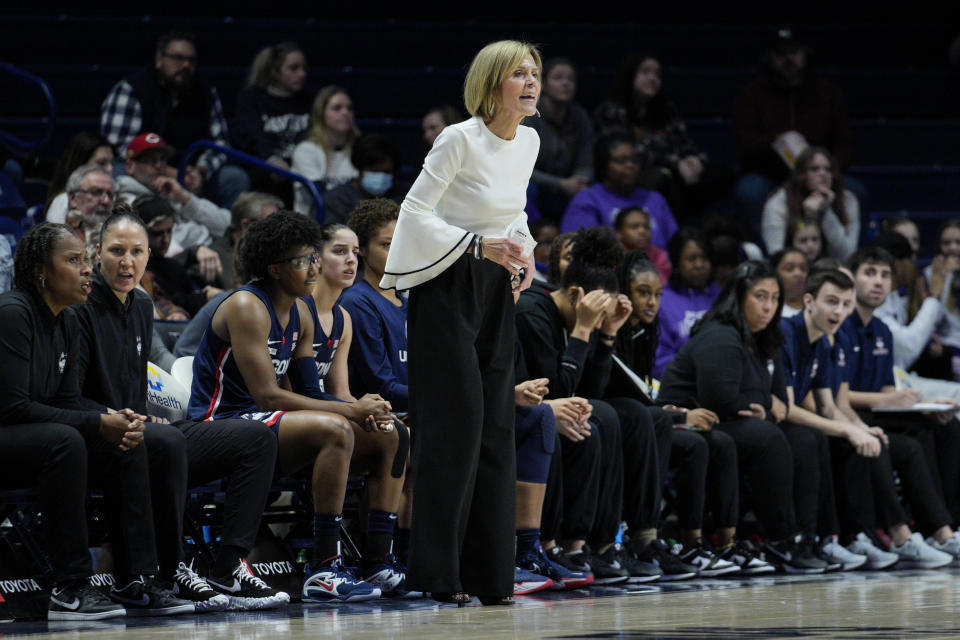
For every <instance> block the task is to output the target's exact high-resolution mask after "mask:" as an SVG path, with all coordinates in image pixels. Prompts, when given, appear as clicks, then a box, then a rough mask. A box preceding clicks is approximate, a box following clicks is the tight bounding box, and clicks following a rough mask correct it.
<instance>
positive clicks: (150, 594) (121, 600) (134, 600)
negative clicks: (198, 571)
mask: <svg viewBox="0 0 960 640" xmlns="http://www.w3.org/2000/svg"><path fill="white" fill-rule="evenodd" d="M110 599H111V600H113V601H114V602H116V603H118V604H121V605H123V607H124V609H126V610H127V615H128V616H176V615H180V614H182V613H193V612H194V605H193V602H191V601H190V600H183V599H181V598H177V597H174V596H173V594H172V593H170V592H169V591H167V590H166V589H164V588H163V587H161V586H160V585H159V584H157V582H156V580H155V579H154V578H152V577H149V576H140V577H139V578H138V579H136V580H134V581H133V582H131V583H130V584H128V585H126V586H124V587H123V588H121V589H118V588H117V587H116V585H115V586H114V587H112V588H111V589H110Z"/></svg>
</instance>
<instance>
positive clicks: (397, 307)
mask: <svg viewBox="0 0 960 640" xmlns="http://www.w3.org/2000/svg"><path fill="white" fill-rule="evenodd" d="M399 211H400V207H399V206H397V203H396V202H394V201H393V200H388V199H386V198H374V199H371V200H363V201H361V202H359V203H358V204H357V206H356V207H355V208H354V209H353V211H352V212H351V213H350V219H349V222H350V228H351V229H353V231H354V232H355V233H356V234H357V239H358V241H359V243H360V257H361V259H362V260H363V278H362V279H361V280H360V281H359V282H357V284H355V285H353V286H352V287H350V288H349V289H347V290H346V291H344V292H343V298H342V299H341V304H342V305H343V308H344V309H346V310H347V311H348V312H349V314H350V317H351V318H352V319H353V338H354V341H353V344H354V348H353V349H351V350H350V357H349V369H350V388H351V389H356V390H357V391H358V392H364V393H366V392H369V393H378V394H380V395H381V396H382V397H384V398H386V399H387V400H388V401H389V402H390V404H391V405H392V406H393V408H394V410H395V411H407V407H408V402H409V395H408V390H407V300H406V298H404V297H402V296H399V295H397V291H396V289H383V288H382V287H381V286H380V278H382V277H383V270H384V267H385V265H386V264H387V254H388V253H389V251H390V243H391V242H392V241H393V232H394V229H396V226H397V216H398V215H399Z"/></svg>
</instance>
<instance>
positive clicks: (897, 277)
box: [873, 231, 960, 400]
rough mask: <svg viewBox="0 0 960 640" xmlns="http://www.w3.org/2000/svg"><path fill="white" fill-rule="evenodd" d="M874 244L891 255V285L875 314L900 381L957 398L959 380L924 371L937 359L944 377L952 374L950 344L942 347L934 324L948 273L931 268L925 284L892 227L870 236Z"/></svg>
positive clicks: (941, 310) (932, 394)
mask: <svg viewBox="0 0 960 640" xmlns="http://www.w3.org/2000/svg"><path fill="white" fill-rule="evenodd" d="M873 246H877V247H881V248H883V249H886V250H887V251H888V252H889V253H890V255H892V256H893V258H894V263H893V265H894V266H893V282H894V285H895V286H894V287H892V288H891V290H890V294H889V295H888V296H887V299H886V300H884V302H883V304H882V305H880V306H879V307H877V309H876V311H875V312H874V315H876V317H878V318H880V319H881V320H883V323H884V324H885V325H887V328H888V329H890V332H891V333H892V334H893V345H894V351H893V355H894V360H893V364H894V366H895V367H898V368H899V371H896V373H895V375H896V377H897V378H898V379H899V380H900V381H901V382H902V383H903V385H904V386H908V387H910V388H911V389H916V390H917V391H919V392H920V393H922V394H923V395H924V396H926V397H944V398H954V399H955V400H960V385H958V384H957V383H955V382H953V381H952V380H951V381H947V380H937V379H931V378H927V377H923V376H924V375H926V374H927V373H928V372H930V371H931V369H934V368H935V367H937V365H938V364H939V365H941V366H944V365H945V368H946V372H947V375H946V376H942V377H947V378H949V377H950V375H949V374H950V369H951V366H950V365H951V364H952V363H951V362H950V360H952V357H951V354H950V350H949V349H947V350H944V349H943V345H942V343H941V342H940V341H939V339H938V338H937V337H936V329H937V326H938V325H939V324H940V323H941V322H942V321H943V318H944V307H943V303H942V302H941V301H940V297H941V295H942V293H943V288H944V285H945V284H946V274H945V273H944V272H943V271H942V269H934V270H933V271H932V275H931V279H930V283H929V288H928V286H927V285H926V284H925V283H924V281H923V278H922V276H920V275H919V272H918V271H917V265H916V262H915V261H914V259H913V253H912V251H911V249H910V243H909V241H908V240H907V239H906V238H905V237H903V236H901V235H900V234H899V233H897V232H895V231H884V232H883V233H881V234H880V235H879V236H878V237H877V238H876V239H875V240H874V241H873ZM942 259H943V258H941V260H942ZM945 351H946V353H944V352H945ZM931 352H935V353H938V354H939V357H934V355H933V353H931ZM944 355H945V356H946V357H945V358H944V357H943V356H944ZM908 371H909V372H912V373H908ZM934 371H935V369H934ZM918 374H919V375H918Z"/></svg>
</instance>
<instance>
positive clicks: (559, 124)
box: [526, 58, 593, 221]
mask: <svg viewBox="0 0 960 640" xmlns="http://www.w3.org/2000/svg"><path fill="white" fill-rule="evenodd" d="M576 90H577V71H576V69H575V68H574V66H573V62H571V61H570V60H568V59H567V58H554V59H552V60H547V61H546V62H544V64H543V93H541V94H540V105H539V106H540V117H533V118H528V119H527V121H526V123H527V124H528V125H529V126H530V127H532V128H533V129H534V130H536V132H537V133H538V134H539V135H540V153H539V155H538V156H537V166H536V168H535V169H534V170H533V182H534V184H536V186H537V201H538V202H537V203H538V205H539V209H540V212H541V213H542V214H543V215H544V216H546V217H548V218H550V219H551V220H556V221H559V220H560V216H562V215H563V212H564V210H565V209H566V208H567V204H568V203H569V202H570V198H572V197H573V196H575V195H576V194H577V193H579V192H580V190H581V189H585V188H586V187H587V185H589V184H590V180H591V179H592V178H593V159H592V158H591V154H592V153H593V126H592V125H591V124H590V116H588V115H587V112H586V111H585V110H584V108H583V107H581V106H580V105H579V104H577V103H576V102H574V95H575V93H576Z"/></svg>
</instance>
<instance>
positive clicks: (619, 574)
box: [567, 545, 630, 585]
mask: <svg viewBox="0 0 960 640" xmlns="http://www.w3.org/2000/svg"><path fill="white" fill-rule="evenodd" d="M567 560H568V561H569V562H570V563H571V564H573V566H575V567H576V570H577V571H589V572H590V573H592V574H593V584H603V585H609V584H620V583H622V582H626V581H627V580H629V579H630V574H629V573H628V572H627V570H626V569H624V568H623V567H621V566H620V562H619V561H618V560H615V561H614V562H607V561H606V560H605V559H604V558H603V557H602V556H597V555H594V554H593V552H591V551H590V547H589V546H587V545H583V549H581V550H580V551H574V552H571V553H568V554H567Z"/></svg>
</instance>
